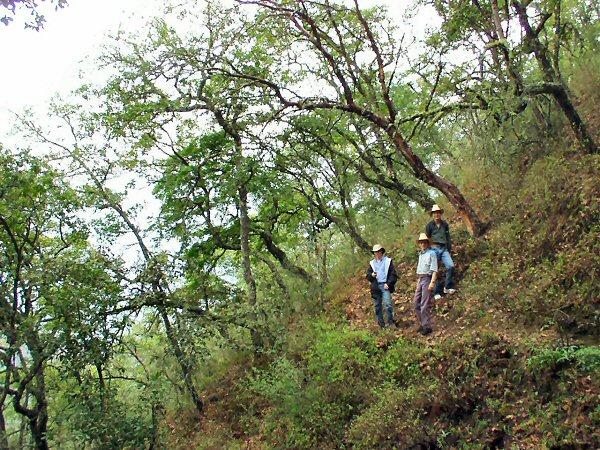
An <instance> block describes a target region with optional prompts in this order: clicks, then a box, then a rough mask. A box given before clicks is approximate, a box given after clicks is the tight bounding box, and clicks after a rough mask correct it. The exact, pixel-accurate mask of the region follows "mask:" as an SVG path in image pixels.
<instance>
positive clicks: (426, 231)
mask: <svg viewBox="0 0 600 450" xmlns="http://www.w3.org/2000/svg"><path fill="white" fill-rule="evenodd" d="M431 232H432V230H431V222H428V223H427V225H425V234H426V235H427V237H428V238H430V237H431Z"/></svg>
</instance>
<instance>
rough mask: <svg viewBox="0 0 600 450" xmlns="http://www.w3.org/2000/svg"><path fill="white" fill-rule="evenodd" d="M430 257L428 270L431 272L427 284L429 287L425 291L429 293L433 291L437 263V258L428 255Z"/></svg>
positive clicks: (436, 274)
mask: <svg viewBox="0 0 600 450" xmlns="http://www.w3.org/2000/svg"><path fill="white" fill-rule="evenodd" d="M429 256H430V263H429V270H430V271H431V282H430V283H429V286H428V287H427V289H428V290H429V291H433V290H434V289H435V282H436V281H437V276H438V262H437V256H435V255H433V254H431V253H430V254H429Z"/></svg>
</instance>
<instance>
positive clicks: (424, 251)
mask: <svg viewBox="0 0 600 450" xmlns="http://www.w3.org/2000/svg"><path fill="white" fill-rule="evenodd" d="M417 243H418V244H419V248H420V250H421V251H420V252H419V261H418V263H417V288H416V289H415V312H416V313H417V320H418V321H419V333H421V334H422V335H424V336H426V335H428V334H430V333H431V332H432V331H433V329H432V328H431V307H432V298H431V296H432V293H433V290H434V289H435V282H436V279H437V271H438V260H437V255H436V253H435V252H434V251H433V249H432V248H431V246H430V242H429V238H428V237H427V235H426V234H425V233H421V234H420V235H419V238H418V239H417Z"/></svg>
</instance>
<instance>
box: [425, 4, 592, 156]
mask: <svg viewBox="0 0 600 450" xmlns="http://www.w3.org/2000/svg"><path fill="white" fill-rule="evenodd" d="M432 4H433V5H434V6H435V7H436V9H437V10H438V12H439V13H440V14H441V16H442V17H443V19H444V24H443V26H442V30H441V32H442V33H443V34H444V36H445V39H446V41H449V42H450V43H453V42H459V43H460V44H461V46H462V49H463V50H465V51H466V52H467V54H472V56H473V64H472V65H471V66H470V67H469V68H467V70H462V71H461V72H460V74H461V75H460V76H461V79H459V80H455V82H456V85H457V91H459V92H460V93H465V92H469V93H470V95H475V96H476V97H478V98H479V100H480V101H481V102H482V108H487V107H489V105H490V104H492V103H494V101H495V100H496V99H498V98H502V97H505V98H506V97H507V93H508V92H510V96H512V97H513V98H516V99H517V102H516V105H515V106H513V107H510V106H509V105H503V109H504V111H501V112H500V113H496V115H497V117H505V118H506V117H510V115H511V114H519V113H521V112H523V111H524V110H525V109H526V108H527V107H528V106H529V105H531V107H532V110H533V113H534V114H535V115H536V117H537V118H538V121H539V122H540V123H542V124H544V122H545V120H544V118H543V117H542V113H541V112H540V111H539V108H538V107H537V105H536V104H535V103H534V102H532V101H531V99H532V98H535V97H537V96H540V95H545V96H550V97H552V98H553V99H554V100H555V101H556V103H557V105H558V106H559V108H560V109H561V111H562V112H563V114H564V115H565V117H566V118H567V120H568V123H569V126H570V127H571V129H572V131H573V134H574V135H575V138H576V139H577V141H578V142H579V145H580V146H581V148H582V149H583V150H584V151H585V152H586V153H597V152H598V145H597V143H596V142H595V140H594V137H593V135H592V134H591V133H590V131H589V129H588V126H587V124H586V123H585V121H584V119H583V118H582V116H581V114H580V113H579V111H578V109H577V107H576V101H574V99H573V94H572V93H571V92H570V89H569V87H568V85H567V82H566V80H565V78H564V77H563V75H562V70H561V54H562V49H563V48H565V47H567V46H568V45H569V42H568V41H569V35H570V34H571V33H569V32H568V30H569V29H570V28H572V27H570V26H569V22H568V20H567V19H566V17H565V15H566V14H565V10H566V9H567V8H566V6H565V5H564V2H563V1H562V0H543V1H535V2H520V1H516V0H515V1H511V2H509V1H499V0H489V1H478V0H462V1H458V2H444V1H442V2H437V1H436V2H432ZM551 24H553V26H552V27H551V26H550V25H551ZM517 31H520V33H519V34H517ZM439 43H440V41H439V40H438V39H434V40H433V44H434V45H436V46H437V45H439ZM473 53H474V54H473ZM531 54H533V56H534V59H533V61H531V58H530V57H529V55H531ZM534 61H535V63H537V67H538V73H539V75H538V76H534V77H532V76H531V75H526V74H527V73H528V71H529V67H530V65H531V64H532V63H533V62H534ZM465 72H466V73H465ZM539 78H541V80H539ZM490 82H492V83H496V85H497V86H498V90H499V92H494V91H493V90H490V89H489V83H490ZM474 83H477V84H474ZM490 94H492V96H490ZM486 97H487V98H486ZM506 109H508V111H506Z"/></svg>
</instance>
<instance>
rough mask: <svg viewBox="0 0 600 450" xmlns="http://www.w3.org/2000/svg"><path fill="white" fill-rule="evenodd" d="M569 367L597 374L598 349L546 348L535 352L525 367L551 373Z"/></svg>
mask: <svg viewBox="0 0 600 450" xmlns="http://www.w3.org/2000/svg"><path fill="white" fill-rule="evenodd" d="M571 365H572V366H575V367H577V368H578V369H580V370H582V371H584V372H592V373H594V372H598V371H599V370H600V348H598V347H582V348H579V347H577V346H570V347H559V348H555V349H553V348H546V349H540V350H537V351H536V352H535V353H534V355H533V356H531V357H530V358H529V359H528V360H527V366H528V367H529V368H530V369H532V370H535V371H539V372H541V371H551V372H553V371H557V370H560V369H561V368H564V367H568V366H571Z"/></svg>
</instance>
